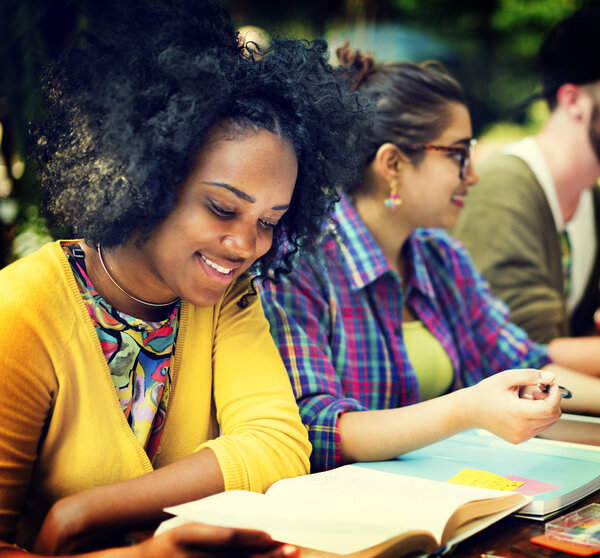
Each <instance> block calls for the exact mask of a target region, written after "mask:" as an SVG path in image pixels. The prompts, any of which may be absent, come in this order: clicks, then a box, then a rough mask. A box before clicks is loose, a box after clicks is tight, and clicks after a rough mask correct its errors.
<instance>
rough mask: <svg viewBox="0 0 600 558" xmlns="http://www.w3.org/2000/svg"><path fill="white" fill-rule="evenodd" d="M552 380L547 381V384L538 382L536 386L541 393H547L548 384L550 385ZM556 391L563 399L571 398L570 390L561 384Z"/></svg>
mask: <svg viewBox="0 0 600 558" xmlns="http://www.w3.org/2000/svg"><path fill="white" fill-rule="evenodd" d="M552 383H553V382H551V383H549V384H538V388H539V389H540V391H541V392H542V393H548V392H549V391H550V386H551V385H552ZM558 391H559V393H560V396H561V397H562V398H563V399H570V398H571V395H572V394H571V392H570V391H569V390H568V389H567V388H566V387H563V386H558Z"/></svg>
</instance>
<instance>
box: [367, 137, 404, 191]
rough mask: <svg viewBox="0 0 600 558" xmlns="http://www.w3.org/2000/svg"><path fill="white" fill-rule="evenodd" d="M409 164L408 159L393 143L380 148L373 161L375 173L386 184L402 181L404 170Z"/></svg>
mask: <svg viewBox="0 0 600 558" xmlns="http://www.w3.org/2000/svg"><path fill="white" fill-rule="evenodd" d="M406 164H408V159H407V157H406V155H404V153H402V151H400V149H398V148H397V147H396V146H395V145H394V144H393V143H384V144H382V145H380V146H379V149H378V150H377V153H376V154H375V158H374V159H373V165H372V169H373V171H374V172H375V173H376V174H377V175H378V176H379V177H380V178H381V179H382V180H383V181H384V182H386V183H390V182H392V180H400V177H401V175H402V168H403V167H404V165H406Z"/></svg>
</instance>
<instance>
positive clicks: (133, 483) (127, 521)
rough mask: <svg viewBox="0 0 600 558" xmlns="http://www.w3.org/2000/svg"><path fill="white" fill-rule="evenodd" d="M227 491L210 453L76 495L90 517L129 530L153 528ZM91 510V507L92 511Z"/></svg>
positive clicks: (215, 459)
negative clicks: (172, 510)
mask: <svg viewBox="0 0 600 558" xmlns="http://www.w3.org/2000/svg"><path fill="white" fill-rule="evenodd" d="M223 490H225V485H224V481H223V475H222V474H221V469H220V467H219V464H218V462H217V458H216V457H215V454H214V453H213V452H212V451H211V450H210V449H204V450H202V451H200V452H198V453H195V454H192V455H189V456H187V457H185V458H183V459H180V460H179V461H176V462H174V463H172V464H170V465H167V466H165V467H161V468H160V469H157V470H155V471H153V472H152V473H149V474H146V475H143V476H141V477H137V478H135V479H130V480H127V481H124V482H120V483H117V484H112V485H107V486H101V487H98V488H93V489H91V490H87V491H85V492H82V493H80V494H77V495H75V497H76V498H81V504H83V505H84V506H86V507H87V510H88V511H87V513H88V516H89V517H93V518H95V519H97V520H99V521H101V523H102V524H103V525H105V524H108V523H110V524H113V525H111V527H114V526H119V527H125V529H126V530H128V531H129V530H132V529H142V528H146V527H151V526H153V525H155V524H156V523H157V522H159V521H162V520H163V519H165V518H166V517H168V515H167V514H165V513H164V512H163V508H165V507H166V506H172V505H176V504H181V503H183V502H189V501H190V500H196V499H198V498H203V497H205V496H209V495H211V494H216V493H218V492H222V491H223ZM88 506H89V507H88Z"/></svg>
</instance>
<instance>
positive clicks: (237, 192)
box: [204, 182, 290, 211]
mask: <svg viewBox="0 0 600 558" xmlns="http://www.w3.org/2000/svg"><path fill="white" fill-rule="evenodd" d="M204 184H208V185H209V186H217V187H218V188H225V189H226V190H229V191H230V192H232V193H233V194H235V195H236V196H237V197H238V198H241V199H242V200H245V201H247V202H250V203H254V202H255V201H256V199H255V198H253V197H252V196H249V195H248V194H246V192H242V191H241V190H238V189H237V188H235V187H234V186H231V184H226V183H225V182H204ZM289 207H290V204H283V205H274V206H273V207H272V208H271V209H274V210H276V211H285V210H286V209H288V208H289Z"/></svg>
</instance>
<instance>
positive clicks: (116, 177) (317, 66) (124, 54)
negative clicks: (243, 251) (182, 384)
mask: <svg viewBox="0 0 600 558" xmlns="http://www.w3.org/2000/svg"><path fill="white" fill-rule="evenodd" d="M113 14H114V15H115V17H111V18H110V20H109V24H107V25H105V27H104V30H103V31H102V32H99V33H96V34H91V33H90V34H88V35H87V36H86V37H85V43H84V45H83V46H82V47H79V48H77V49H74V50H72V51H71V52H68V53H65V54H64V55H62V56H61V57H60V58H59V59H58V60H57V61H55V62H54V63H53V64H52V65H51V66H50V67H49V68H48V69H47V71H46V72H45V75H44V81H43V83H44V91H45V93H46V98H47V101H48V116H47V118H46V119H45V121H44V122H42V123H41V124H40V125H39V126H38V129H37V137H36V149H37V154H38V158H39V159H40V162H41V165H40V168H41V172H40V179H41V182H42V199H43V204H44V209H45V211H46V213H47V214H48V215H49V217H50V218H51V219H52V221H53V222H54V223H56V224H59V225H61V226H62V227H63V228H64V229H65V230H66V231H67V232H68V233H69V234H70V235H72V236H73V237H82V238H84V239H85V240H86V241H87V242H88V243H90V244H98V243H100V244H102V245H103V246H107V247H108V246H114V245H118V244H121V243H123V242H125V241H126V240H128V239H129V238H131V237H132V236H133V235H134V234H135V235H141V238H142V241H143V239H147V238H148V236H149V235H150V234H151V232H152V230H153V229H154V227H156V225H157V224H159V223H160V222H161V221H162V220H163V219H164V218H165V216H166V215H167V214H168V213H169V212H170V211H171V210H172V208H173V206H174V204H175V202H176V196H177V191H178V186H179V185H180V184H181V183H182V182H183V181H184V180H185V179H186V177H187V175H188V174H189V173H190V171H191V169H192V161H193V159H194V157H195V155H196V154H197V151H198V150H199V149H200V148H201V147H202V143H203V141H204V140H205V138H206V135H207V132H208V130H209V128H210V127H211V126H212V125H213V124H215V123H217V122H221V121H228V122H230V124H233V126H232V127H231V126H230V128H231V129H233V130H234V132H235V133H237V131H239V132H240V133H244V131H248V130H259V129H266V130H268V131H271V132H274V133H277V134H278V135H281V136H283V137H285V138H287V139H289V140H290V141H291V143H292V144H293V146H294V149H295V152H296V156H297V158H298V165H299V169H298V178H297V182H296V186H295V189H294V194H293V197H292V200H291V205H290V208H289V210H288V211H287V213H286V214H285V216H284V217H283V218H282V219H281V221H280V223H279V225H278V226H277V227H276V229H275V231H274V235H273V246H272V247H271V249H270V250H269V252H268V253H267V254H265V255H264V256H263V257H262V258H261V259H260V260H259V261H258V262H257V265H256V266H255V268H254V269H255V272H256V273H257V277H258V278H261V277H266V276H267V274H268V270H269V269H271V278H273V279H275V280H278V278H279V276H280V274H281V273H289V272H290V271H291V262H292V257H293V255H294V253H295V252H296V251H297V250H298V248H299V246H300V245H301V244H303V243H308V242H311V241H312V240H313V239H315V238H316V237H317V235H318V233H319V231H320V227H321V223H322V221H323V218H324V217H325V215H326V214H327V213H328V211H329V209H330V206H331V204H332V203H334V202H335V201H336V200H337V198H338V193H337V192H338V190H339V187H340V186H341V185H342V183H345V182H347V181H352V180H354V179H356V177H357V176H358V174H359V172H360V162H361V155H360V153H359V152H358V151H357V150H356V149H354V148H353V147H352V142H353V140H355V139H356V138H357V137H358V136H359V135H360V134H361V130H362V127H363V125H364V123H365V122H366V121H367V119H368V117H369V109H368V107H365V106H364V105H363V103H361V99H360V97H359V95H358V93H352V92H351V91H350V88H349V85H348V83H347V82H346V81H345V79H344V77H343V76H342V74H341V71H342V70H341V68H334V67H332V66H331V65H329V64H328V62H327V57H326V51H327V46H326V44H325V42H324V41H322V40H316V41H313V42H312V43H308V42H306V41H297V40H289V39H275V40H273V41H272V43H271V45H270V46H269V47H268V48H267V49H266V50H265V51H264V52H261V51H260V50H259V48H258V47H257V46H252V45H244V44H242V42H241V41H240V40H239V38H238V34H237V32H236V31H235V29H234V27H233V25H232V23H231V20H230V19H229V16H228V15H227V13H226V12H225V11H224V10H223V9H221V8H220V7H218V6H217V5H216V4H213V3H212V2H211V1H210V0H164V1H162V2H160V4H157V3H156V2H155V3H154V4H153V5H152V6H150V5H149V4H148V3H145V2H142V1H141V0H126V1H124V2H123V1H121V2H117V3H116V5H115V7H114V10H113ZM284 247H285V250H284ZM284 252H285V253H284Z"/></svg>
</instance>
